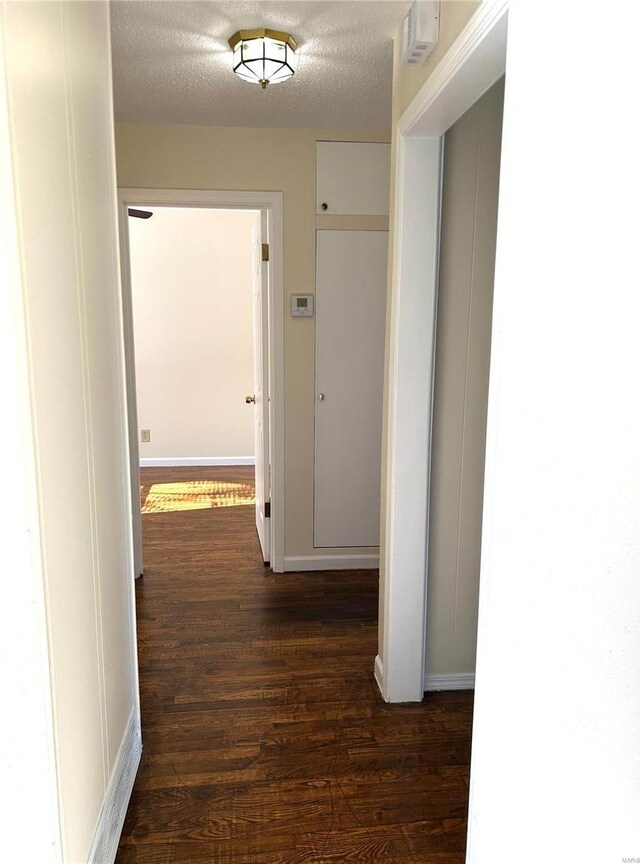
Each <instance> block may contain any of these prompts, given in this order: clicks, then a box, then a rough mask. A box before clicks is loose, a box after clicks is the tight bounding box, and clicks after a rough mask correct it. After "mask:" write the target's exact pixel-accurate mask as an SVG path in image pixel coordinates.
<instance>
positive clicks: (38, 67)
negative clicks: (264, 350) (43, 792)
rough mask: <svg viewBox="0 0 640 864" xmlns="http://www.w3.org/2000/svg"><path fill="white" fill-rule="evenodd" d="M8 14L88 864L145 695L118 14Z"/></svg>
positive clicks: (49, 535)
mask: <svg viewBox="0 0 640 864" xmlns="http://www.w3.org/2000/svg"><path fill="white" fill-rule="evenodd" d="M2 14H3V17H4V38H5V49H6V54H5V64H6V65H5V69H6V79H7V86H8V96H9V118H8V119H9V126H10V129H11V143H12V152H11V156H12V159H13V169H14V183H15V196H16V203H17V212H18V217H17V224H16V231H17V238H18V243H19V249H20V254H21V264H22V272H21V274H20V280H21V281H20V284H21V291H22V295H23V302H24V309H23V314H24V326H25V330H26V332H27V333H28V337H29V357H28V369H27V370H26V371H25V380H24V387H25V393H26V392H27V389H28V393H27V396H28V398H29V400H30V403H31V406H32V410H33V414H34V440H35V445H34V448H35V462H36V466H37V467H36V478H35V482H36V484H37V492H38V503H39V511H38V520H39V531H40V538H41V555H42V563H43V573H44V598H45V610H46V618H47V633H48V659H49V665H50V675H51V689H52V714H53V716H52V718H51V719H52V726H53V737H54V746H55V764H56V773H57V788H58V796H59V807H60V813H61V825H62V844H63V858H64V861H66V862H69V864H71V862H73V864H79V862H85V861H86V860H87V856H88V851H89V847H90V845H91V842H92V839H93V836H94V832H95V829H96V823H97V819H98V814H99V812H100V808H101V806H102V803H103V800H104V798H105V791H106V788H107V784H108V782H109V779H110V776H111V773H112V770H113V768H114V764H115V758H116V756H117V753H118V749H119V747H120V745H121V742H122V740H123V735H124V733H125V729H126V728H127V723H128V721H129V720H130V718H131V716H132V712H133V711H134V710H135V706H136V695H135V693H136V688H137V684H136V655H135V639H134V624H133V597H132V595H133V588H132V585H133V580H132V576H133V567H132V554H131V528H130V524H129V519H128V516H127V512H128V507H129V504H128V494H129V493H128V489H129V481H128V465H127V446H126V441H127V439H126V428H125V410H124V404H125V401H124V399H125V397H124V386H123V357H122V334H121V318H120V306H119V271H118V252H117V226H116V202H115V163H114V147H113V116H112V95H111V61H110V46H109V18H108V6H107V4H106V3H101V2H86V3H85V2H77V3H70V4H62V3H57V2H48V3H6V4H3V5H2ZM25 686H28V682H25ZM32 815H33V818H34V819H35V820H36V822H37V821H38V813H37V812H34V813H33V814H32ZM22 839H23V841H24V843H25V844H28V843H29V842H30V838H29V836H24V837H23V838H22ZM27 848H28V847H27V846H26V845H25V847H24V849H23V853H24V854H23V855H22V856H21V857H20V859H19V860H27V859H29V860H31V859H30V857H29V855H28V854H27V853H26V851H25V850H26V849H27ZM51 854H53V852H52V853H51ZM15 860H18V859H17V858H16V859H15ZM33 860H36V859H35V858H34V859H33ZM38 860H44V859H38Z"/></svg>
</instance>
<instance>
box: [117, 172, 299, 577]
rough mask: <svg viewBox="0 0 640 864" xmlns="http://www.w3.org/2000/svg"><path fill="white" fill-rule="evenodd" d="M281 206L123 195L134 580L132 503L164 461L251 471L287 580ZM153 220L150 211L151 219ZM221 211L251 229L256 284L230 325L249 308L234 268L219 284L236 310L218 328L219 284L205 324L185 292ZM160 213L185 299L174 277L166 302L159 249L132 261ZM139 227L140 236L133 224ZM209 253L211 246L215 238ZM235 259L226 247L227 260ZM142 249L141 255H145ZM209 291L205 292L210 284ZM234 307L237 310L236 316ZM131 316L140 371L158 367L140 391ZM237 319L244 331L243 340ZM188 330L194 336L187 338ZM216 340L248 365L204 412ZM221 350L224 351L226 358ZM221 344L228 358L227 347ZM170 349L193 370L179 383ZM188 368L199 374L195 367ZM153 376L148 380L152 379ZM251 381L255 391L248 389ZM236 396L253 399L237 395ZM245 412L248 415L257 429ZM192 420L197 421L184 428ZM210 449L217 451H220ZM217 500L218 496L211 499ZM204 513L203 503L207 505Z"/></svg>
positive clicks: (261, 520) (273, 559) (265, 541)
mask: <svg viewBox="0 0 640 864" xmlns="http://www.w3.org/2000/svg"><path fill="white" fill-rule="evenodd" d="M281 199H282V196H281V194H280V193H256V194H252V193H246V192H225V193H215V192H195V191H184V192H180V191H178V190H166V191H165V190H163V191H160V190H144V189H135V190H134V189H123V190H120V193H119V204H120V241H121V261H122V286H123V294H122V297H123V304H122V306H123V319H124V321H123V323H124V328H123V329H124V340H125V364H126V378H127V407H128V426H129V430H128V431H129V452H130V471H131V477H130V482H131V489H132V496H131V497H132V504H133V506H132V514H131V518H132V523H133V533H134V540H135V553H136V554H135V557H136V561H135V564H136V567H135V572H136V574H137V575H138V576H139V575H141V574H142V573H143V570H144V561H143V552H142V520H141V513H140V508H139V507H137V506H136V504H137V501H138V500H139V496H140V465H141V464H142V465H143V466H147V467H154V468H159V467H160V466H163V465H164V466H165V467H167V468H168V467H172V468H174V469H175V467H176V466H180V465H182V466H193V465H204V466H211V465H218V466H219V465H225V464H227V465H229V464H235V465H250V464H255V469H254V470H255V489H256V494H255V511H256V517H255V523H256V530H257V534H258V538H259V541H260V548H261V552H262V557H263V560H264V562H265V564H268V565H269V566H270V567H271V568H272V569H273V570H275V571H276V572H281V571H282V569H283V559H284V554H283V522H282V514H283V494H282V492H283V470H284V459H283V455H284V452H283V451H284V448H283V434H282V431H283V400H282V378H283V375H282V361H283V357H282V315H281V308H282V288H281V285H282V200H281ZM130 211H134V212H133V213H131V212H130ZM203 211H205V212H206V213H207V214H208V215H209V219H208V220H207V219H206V218H200V219H198V218H197V217H198V214H200V216H201V217H202V216H203ZM149 213H151V214H152V215H151V216H149V215H148V214H149ZM225 213H227V214H228V215H229V219H230V220H231V221H235V222H237V223H238V224H237V225H236V226H235V229H238V228H239V227H240V224H241V223H243V222H246V225H244V228H245V229H246V230H247V231H248V232H250V241H249V242H248V244H247V250H246V251H247V259H248V260H247V261H246V262H245V263H246V267H245V269H246V271H247V273H246V275H247V276H248V278H249V279H250V281H251V287H250V295H249V294H248V295H247V296H246V297H245V298H244V302H245V306H246V307H247V308H246V309H245V312H247V313H249V314H248V315H247V316H245V318H244V320H242V321H240V322H236V321H234V319H233V315H234V310H235V312H236V313H238V312H239V311H240V306H242V301H241V300H240V298H238V297H237V296H234V294H233V282H234V275H233V271H230V273H229V277H228V278H227V279H226V280H223V282H224V284H219V285H218V286H217V290H218V291H223V292H227V293H226V300H225V299H224V297H221V298H220V297H219V298H218V301H220V303H219V306H218V308H219V310H220V311H221V312H222V311H223V310H224V309H225V308H226V310H227V312H228V313H229V314H228V315H225V314H222V315H221V317H222V318H223V319H225V320H224V321H218V322H214V321H213V319H212V314H213V307H212V302H213V301H214V300H215V298H213V297H212V296H211V293H212V290H213V285H210V286H209V288H210V289H211V290H210V291H209V292H208V296H204V297H203V296H200V299H199V301H198V305H199V306H200V308H201V313H202V314H201V316H200V317H201V318H202V319H204V320H200V321H199V320H197V319H198V315H197V313H196V312H195V310H193V309H192V311H191V317H190V318H189V316H188V315H187V314H186V308H187V305H188V299H189V294H190V293H191V294H193V292H194V286H193V285H189V286H187V285H186V283H187V282H188V281H189V280H190V279H191V277H192V276H193V274H192V273H190V269H189V266H188V264H187V259H188V257H189V256H188V248H187V247H188V246H189V245H191V247H192V251H195V250H197V249H198V248H201V247H202V246H203V245H205V244H206V232H207V231H209V232H210V231H211V230H213V228H214V227H215V224H216V223H217V224H220V219H221V218H222V219H223V218H224V214H225ZM153 214H156V222H155V226H156V227H155V229H154V234H156V235H157V237H158V241H159V244H160V245H162V246H163V247H164V255H163V256H162V251H160V252H159V253H158V258H160V257H161V256H162V257H163V258H164V259H166V258H167V250H172V254H171V256H169V257H170V258H171V259H172V260H173V265H174V269H175V268H176V267H178V268H179V267H180V265H183V269H184V278H185V285H184V286H183V287H182V293H183V294H184V297H180V296H179V295H177V293H176V289H178V290H179V285H176V284H175V283H176V279H175V273H174V285H173V288H172V289H171V290H169V291H168V292H165V293H166V294H167V295H168V296H164V295H163V290H162V284H163V283H164V282H165V281H166V280H165V275H166V274H165V273H163V267H162V265H158V262H157V260H155V261H154V260H153V253H152V245H150V244H149V243H144V242H142V243H141V244H137V247H136V254H135V255H132V242H135V241H136V239H140V237H141V236H142V237H144V234H145V227H144V226H145V223H147V222H148V221H149V220H152V219H153ZM189 219H190V221H191V223H192V224H191V225H190V226H189V227H188V229H186V230H187V231H188V238H187V236H186V235H185V234H184V230H185V228H184V221H185V220H187V221H188V220H189ZM132 222H133V224H134V225H135V228H134V227H132V225H131V223H132ZM181 222H182V224H183V228H182V231H179V230H177V226H178V225H179V224H181ZM207 222H210V223H211V224H210V225H209V224H207ZM196 226H198V227H196ZM232 230H233V229H232ZM203 231H204V232H205V233H204V234H202V232H203ZM147 233H150V232H147ZM180 233H182V235H183V237H185V238H186V239H185V244H186V247H185V249H183V250H182V252H180V251H179V250H176V243H177V242H178V238H179V236H180ZM200 235H202V236H200ZM198 238H199V239H198ZM230 244H232V239H231V235H230V238H229V242H228V243H227V244H226V245H227V246H229V245H230ZM211 245H212V246H214V245H215V244H214V243H213V241H212V243H211ZM176 251H177V254H176ZM228 251H229V250H228V249H227V250H226V252H227V253H228ZM138 252H139V253H140V254H137V253H138ZM181 255H183V256H184V258H183V261H180V258H181ZM222 257H224V258H225V259H226V260H227V263H229V261H228V259H229V255H228V254H226V253H225V254H224V255H222V249H220V258H221V260H222ZM134 259H135V260H134ZM208 266H212V262H209V264H208ZM136 270H139V272H140V273H144V274H145V277H146V278H145V283H146V284H145V285H144V286H141V291H142V293H141V294H138V292H137V289H136V290H132V276H133V274H134V272H135V271H136ZM236 275H237V274H236ZM178 281H179V279H178ZM204 284H205V285H206V277H205V282H204ZM202 285H203V283H202V279H200V286H199V287H200V291H201V293H204V294H205V295H207V292H206V291H205V292H203V291H202ZM134 294H135V300H134ZM192 299H193V298H192ZM239 303H240V306H238V304H239ZM236 306H238V309H235V307H236ZM162 307H164V308H162ZM279 312H280V314H278V313H279ZM194 314H195V318H194ZM167 315H169V316H171V317H173V319H174V321H173V322H172V323H171V325H170V326H169V330H168V331H166V332H169V333H171V339H170V340H169V341H170V343H171V344H166V345H163V341H166V332H165V337H164V338H163V336H162V332H163V328H158V326H157V323H158V321H161V320H165V321H166V316H167ZM135 318H138V322H137V323H138V328H139V329H141V330H142V331H143V334H144V338H143V339H142V340H141V355H143V356H142V358H141V359H142V360H143V361H144V363H146V362H147V361H150V360H151V361H153V364H154V365H155V368H154V369H151V370H146V367H145V365H144V364H141V366H140V369H141V370H142V371H141V375H142V377H144V379H145V380H144V381H143V382H141V384H142V386H141V388H140V393H139V394H138V392H137V391H138V387H137V382H136V345H135V336H134V329H135V328H134V319H135ZM207 319H208V320H207ZM251 321H252V322H253V324H251ZM180 322H181V324H182V326H180ZM236 323H238V327H237V332H236V327H235V325H236ZM154 325H155V326H154ZM186 330H188V331H189V333H186V332H185V331H186ZM158 331H160V332H158ZM218 331H219V332H218ZM249 332H251V343H252V344H251V352H250V353H251V359H249V356H248V353H247V351H246V350H244V353H243V352H242V350H241V346H240V342H244V343H246V342H247V339H248V333H249ZM216 334H217V335H216ZM236 337H237V338H236ZM212 340H214V341H215V340H218V341H221V342H222V343H226V345H227V350H228V351H229V352H230V353H232V354H233V355H234V357H235V355H236V354H238V357H235V359H236V360H238V359H239V358H240V355H241V354H243V359H242V360H241V362H239V364H238V366H239V368H237V369H235V370H234V374H233V375H231V376H230V375H227V376H225V375H222V376H217V375H216V376H210V377H211V378H213V377H216V378H217V379H219V382H218V383H219V386H218V388H217V391H218V392H217V395H218V400H219V401H218V404H217V405H211V404H208V403H210V402H212V401H214V400H215V394H212V393H211V392H210V391H209V389H208V387H207V381H206V377H207V376H206V373H205V375H204V376H203V377H204V378H205V380H204V381H202V380H200V381H198V378H199V377H200V376H199V374H198V373H199V370H198V368H197V357H198V356H203V355H204V354H205V353H206V352H207V344H208V343H210V342H211V341H212ZM220 347H221V346H220V345H218V353H219V350H220ZM222 347H223V353H224V346H222ZM246 347H247V346H246V345H245V348H246ZM173 351H177V353H178V354H179V355H180V358H181V362H182V363H183V364H185V363H186V368H182V369H181V370H179V372H178V373H177V375H176V374H174V373H171V372H170V370H171V368H172V359H176V358H172V357H171V356H168V355H170V354H171V353H172V352H173ZM158 361H160V362H158ZM190 364H191V368H189V367H190ZM147 371H149V373H150V374H147ZM201 371H202V370H201ZM210 371H211V370H210ZM158 379H161V380H158ZM230 379H233V380H230ZM168 383H171V384H172V391H173V399H172V400H165V399H163V393H166V391H167V385H168ZM249 384H251V386H248V385H249ZM240 390H244V391H247V392H240ZM236 391H237V392H236ZM139 397H140V407H141V409H142V410H143V411H144V412H145V416H146V417H155V420H154V422H156V423H157V424H158V426H157V431H158V435H157V436H154V433H153V428H152V427H151V425H150V422H149V424H148V425H147V424H146V422H139V421H140V420H142V419H143V418H142V416H141V417H140V418H139V411H138V408H139V406H138V398H139ZM220 400H222V401H220ZM167 402H171V404H167ZM199 406H200V407H199ZM248 412H251V420H250V421H249V420H248ZM222 414H225V415H226V416H225V417H224V422H221V421H220V418H221V416H222ZM181 415H182V417H181ZM231 415H232V416H231ZM243 415H244V416H243ZM194 418H195V419H196V422H195V423H194V422H193V421H194ZM188 420H191V421H192V422H191V423H189V422H186V421H188ZM183 421H185V422H183ZM188 427H190V428H188ZM234 434H235V435H236V439H238V436H239V439H240V440H236V441H235V442H234V443H233V444H231V443H230V436H231V437H233V436H234ZM139 436H140V437H139ZM251 439H252V442H253V443H252V446H251V444H250V442H251ZM194 447H197V448H199V449H202V448H203V447H206V448H208V452H205V453H204V454H203V453H195V452H192V453H189V452H188V451H189V450H190V449H193V448H194ZM221 447H222V448H223V449H224V448H225V447H226V448H227V449H228V448H229V447H232V449H234V451H237V452H233V453H231V452H230V453H222V451H221V450H220V448H221ZM238 447H239V448H240V449H243V448H244V450H248V449H249V448H250V447H251V449H252V450H253V452H252V453H251V454H249V453H244V452H243V453H240V452H239V451H238ZM141 448H142V452H141ZM213 450H215V451H216V452H215V453H213V452H212V451H213ZM145 451H146V452H145ZM141 456H142V460H143V461H142V462H141V458H140V457H141ZM245 473H246V472H245ZM185 482H187V481H185ZM189 482H190V481H189ZM216 482H217V481H216ZM210 491H211V490H210ZM214 492H215V490H213V491H212V494H214ZM156 497H157V496H156ZM196 497H197V496H196ZM214 497H215V494H214ZM207 500H208V499H207ZM200 505H201V506H204V505H203V504H202V502H200ZM149 506H153V500H151V501H150V504H149ZM209 506H213V504H210V505H209Z"/></svg>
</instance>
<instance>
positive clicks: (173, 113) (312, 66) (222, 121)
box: [111, 0, 411, 130]
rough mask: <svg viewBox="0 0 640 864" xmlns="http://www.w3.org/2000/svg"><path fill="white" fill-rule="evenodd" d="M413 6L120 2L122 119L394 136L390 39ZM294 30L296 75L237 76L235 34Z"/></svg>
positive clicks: (117, 57) (406, 0)
mask: <svg viewBox="0 0 640 864" xmlns="http://www.w3.org/2000/svg"><path fill="white" fill-rule="evenodd" d="M410 5H411V3H410V0H339V2H334V0H302V2H300V0H296V2H270V0H264V2H260V0H258V2H243V0H236V2H191V0H114V2H112V6H111V9H112V11H111V22H112V23H111V28H112V42H113V67H114V94H115V112H116V120H118V121H121V122H129V123H192V124H197V125H209V126H273V127H282V126H286V127H299V128H323V127H324V128H340V129H380V130H383V129H387V128H389V126H390V125H391V74H392V41H391V40H392V37H393V34H394V32H395V30H396V28H397V27H398V25H399V23H400V22H401V21H402V18H403V17H404V15H405V13H406V11H407V9H408V8H409V6H410ZM263 26H268V27H272V28H274V29H277V30H287V31H289V32H290V33H292V35H293V36H294V37H295V38H296V39H297V40H298V43H299V45H300V51H299V56H300V60H299V65H298V72H297V73H296V75H294V77H293V78H292V79H290V80H289V81H286V82H284V83H282V84H276V85H272V86H270V87H267V89H266V90H261V89H260V87H258V86H257V85H253V84H249V83H247V82H245V81H242V80H240V79H239V78H238V77H237V76H236V75H234V74H233V73H232V71H231V52H230V50H229V46H228V44H227V39H228V38H229V36H231V34H232V33H234V32H235V31H236V30H240V29H246V28H251V27H263Z"/></svg>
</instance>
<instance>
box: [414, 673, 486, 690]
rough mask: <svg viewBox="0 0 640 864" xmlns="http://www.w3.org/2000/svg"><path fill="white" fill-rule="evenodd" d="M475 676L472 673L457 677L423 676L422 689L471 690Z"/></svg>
mask: <svg viewBox="0 0 640 864" xmlns="http://www.w3.org/2000/svg"><path fill="white" fill-rule="evenodd" d="M475 685H476V676H475V674H474V673H473V672H463V673H459V674H457V675H425V677H424V689H425V691H427V690H473V689H474V688H475Z"/></svg>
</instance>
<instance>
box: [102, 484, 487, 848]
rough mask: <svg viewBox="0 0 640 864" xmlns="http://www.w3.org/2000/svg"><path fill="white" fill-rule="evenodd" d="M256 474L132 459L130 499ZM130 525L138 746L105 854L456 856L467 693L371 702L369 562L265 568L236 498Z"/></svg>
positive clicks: (461, 835) (464, 793)
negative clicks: (136, 493)
mask: <svg viewBox="0 0 640 864" xmlns="http://www.w3.org/2000/svg"><path fill="white" fill-rule="evenodd" d="M252 470H253V469H251V468H246V469H245V468H194V469H191V468H189V469H167V468H165V469H145V470H143V472H142V475H143V483H144V487H143V500H145V499H146V497H147V494H148V492H149V490H150V487H151V486H154V487H155V489H154V494H153V496H152V498H151V499H150V500H153V501H158V500H161V499H162V494H163V487H162V484H167V483H185V484H186V483H188V482H190V481H224V482H226V483H229V484H239V485H238V487H237V488H238V489H240V488H241V487H242V486H243V485H244V484H247V483H249V484H251V482H252V479H251V478H252ZM164 488H165V489H166V488H167V487H164ZM184 488H185V490H187V492H189V490H190V489H192V487H188V486H185V487H184ZM229 488H231V489H234V488H236V487H234V486H231V487H227V489H229ZM174 491H175V490H174ZM245 492H246V490H245ZM188 497H189V496H188V495H187V496H186V498H185V500H187V499H188ZM227 497H229V496H227ZM231 497H232V496H231ZM223 498H224V496H223ZM216 500H217V499H216ZM244 500H246V497H245V499H244ZM218 503H219V502H218ZM143 532H144V550H145V576H144V578H143V579H142V580H139V581H138V583H137V589H136V591H137V604H138V639H139V655H140V687H141V698H142V724H143V742H144V751H143V757H142V764H141V767H140V771H139V774H138V777H137V780H136V784H135V788H134V792H133V796H132V800H131V803H130V806H129V810H128V813H127V818H126V823H125V826H124V831H123V834H122V838H121V842H120V847H119V850H118V856H117V859H116V860H117V864H312V862H313V864H320V862H325V864H328V862H384V864H390V862H394V864H463V861H464V848H465V835H466V813H467V799H468V778H469V753H470V736H471V713H472V696H471V694H470V693H437V694H429V695H428V697H427V699H426V701H425V702H424V703H422V704H419V705H386V704H385V703H384V702H383V701H382V699H381V698H380V696H379V695H378V692H377V689H376V686H375V684H374V681H373V676H372V666H373V658H374V656H375V654H376V641H377V625H376V617H377V587H378V586H377V581H378V580H377V573H375V572H372V571H346V572H331V573H303V574H277V575H276V574H271V573H270V571H269V570H268V569H266V568H265V567H264V565H263V564H262V561H261V558H260V551H259V547H258V543H257V539H256V535H255V528H254V523H253V507H251V506H247V505H246V504H244V505H240V506H220V507H214V508H211V507H207V509H194V510H179V511H177V512H162V511H161V510H160V511H155V512H149V513H145V514H144V516H143Z"/></svg>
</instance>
